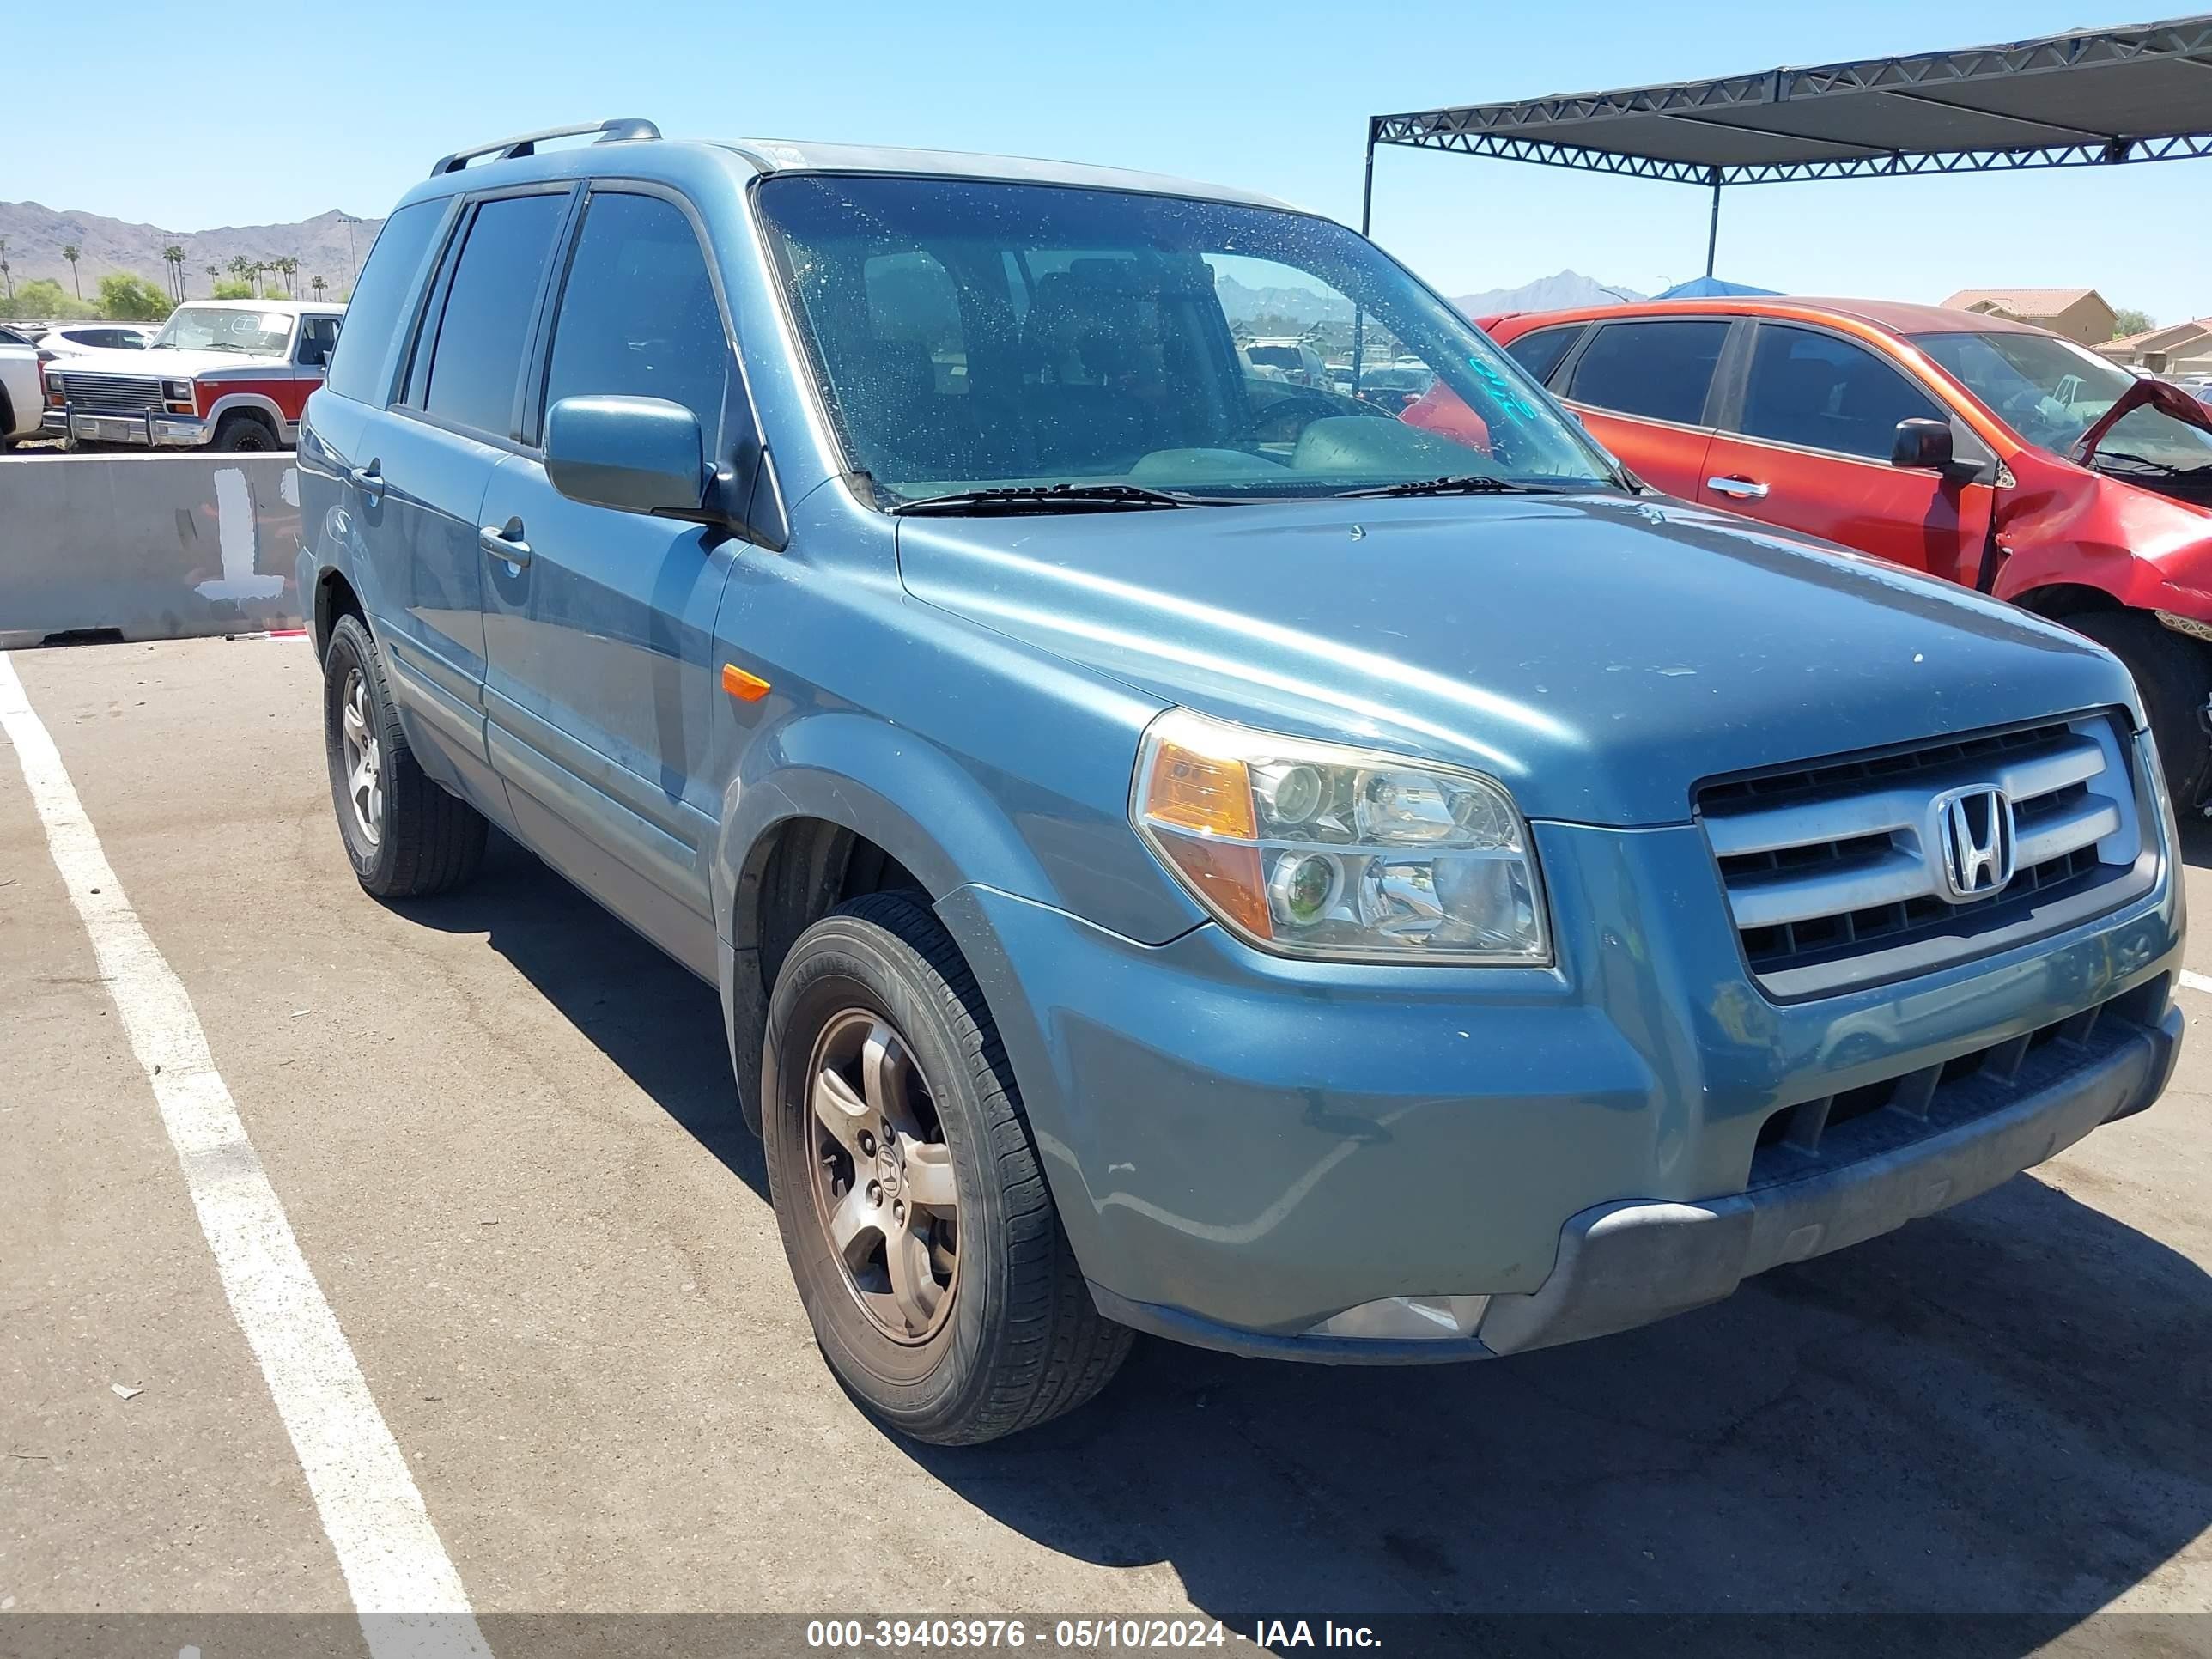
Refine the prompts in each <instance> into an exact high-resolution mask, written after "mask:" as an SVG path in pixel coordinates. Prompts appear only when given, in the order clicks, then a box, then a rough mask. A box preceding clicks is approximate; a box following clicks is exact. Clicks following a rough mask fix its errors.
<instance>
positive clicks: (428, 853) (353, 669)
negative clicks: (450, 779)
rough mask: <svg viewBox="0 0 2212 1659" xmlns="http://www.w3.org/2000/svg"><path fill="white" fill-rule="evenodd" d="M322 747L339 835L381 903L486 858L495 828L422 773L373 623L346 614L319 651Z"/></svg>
mask: <svg viewBox="0 0 2212 1659" xmlns="http://www.w3.org/2000/svg"><path fill="white" fill-rule="evenodd" d="M323 746H324V750H325V755H326V757H327V758H328V760H329V763H330V770H331V802H332V804H333V805H335V806H336V807H337V816H338V833H339V834H340V835H341V836H343V838H344V841H345V849H346V857H347V858H348V859H349V860H351V861H352V864H353V872H354V875H355V877H356V878H357V879H358V880H359V881H360V883H361V884H362V887H363V888H364V889H366V890H368V892H369V893H371V894H373V895H374V896H376V897H378V898H382V899H393V898H422V897H424V896H428V895H429V894H432V893H442V892H445V891H447V890H450V889H452V888H455V887H459V886H460V885H461V884H463V883H465V882H466V881H467V880H469V879H470V878H471V877H472V876H474V875H475V874H476V872H477V867H478V866H480V865H482V864H483V854H484V838H485V836H486V834H487V832H488V831H489V828H490V826H489V825H488V824H487V823H485V822H484V819H483V814H481V813H479V812H478V811H477V810H476V808H474V807H473V806H471V805H469V804H468V803H467V802H466V801H465V800H462V799H459V798H458V797H456V796H453V795H450V794H448V793H446V791H445V790H444V789H442V788H441V787H439V786H438V785H437V784H436V783H435V782H434V781H432V780H431V779H430V778H429V776H428V775H427V774H425V773H424V772H423V770H422V764H421V763H419V762H418V761H416V758H415V752H414V750H411V749H410V748H409V747H408V746H407V736H406V733H405V732H403V731H401V730H400V727H399V716H398V714H397V713H396V712H395V711H394V709H393V708H392V697H391V694H390V693H389V692H388V691H387V690H386V687H385V684H384V661H383V659H382V657H381V656H380V654H379V653H378V652H377V649H376V642H375V641H374V640H372V639H371V638H370V637H369V633H368V629H367V628H365V627H363V626H362V621H361V618H360V617H355V616H344V617H339V618H338V620H337V625H336V626H335V627H333V628H332V629H331V643H330V648H329V649H328V650H327V651H326V652H325V653H324V655H323Z"/></svg>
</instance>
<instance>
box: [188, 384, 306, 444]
mask: <svg viewBox="0 0 2212 1659" xmlns="http://www.w3.org/2000/svg"><path fill="white" fill-rule="evenodd" d="M234 415H252V416H258V417H259V418H260V420H261V422H262V424H263V425H264V426H266V427H267V428H269V431H270V435H271V436H273V437H274V438H275V439H276V441H277V442H278V443H280V444H281V443H283V441H284V429H285V428H287V427H288V426H289V425H290V424H291V422H289V421H288V420H286V419H285V417H284V411H283V410H282V409H281V408H279V407H278V406H277V404H276V399H275V398H270V397H268V396H266V395H265V394H264V393H261V392H228V393H227V394H225V395H224V396H222V397H220V398H216V400H215V401H214V402H213V403H212V404H209V405H208V412H207V423H208V436H209V439H210V441H212V440H213V439H214V437H215V435H216V433H218V432H220V431H221V430H222V423H223V422H225V421H226V420H228V419H229V418H230V417H231V416H234Z"/></svg>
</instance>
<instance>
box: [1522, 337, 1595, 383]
mask: <svg viewBox="0 0 2212 1659" xmlns="http://www.w3.org/2000/svg"><path fill="white" fill-rule="evenodd" d="M1586 326H1587V325H1586V324H1583V323H1575V324H1571V325H1569V326H1567V327H1565V328H1539V329H1532V330H1531V331H1529V332H1528V333H1526V334H1523V335H1522V337H1520V338H1519V339H1517V340H1516V341H1514V343H1512V344H1511V345H1510V346H1508V347H1506V348H1505V351H1506V355H1507V356H1510V357H1511V358H1512V359H1513V361H1514V362H1516V363H1518V364H1520V365H1521V367H1522V368H1525V369H1527V370H1528V373H1529V375H1530V376H1531V378H1533V379H1534V380H1536V381H1537V383H1538V384H1540V385H1541V384H1542V383H1543V382H1544V381H1546V380H1550V379H1551V378H1552V371H1553V369H1555V368H1558V367H1559V360H1560V359H1561V358H1563V357H1565V356H1566V355H1567V352H1568V350H1569V349H1570V348H1571V347H1572V346H1573V344H1574V343H1575V342H1576V341H1577V340H1579V339H1581V338H1582V337H1583V329H1584V328H1585V327H1586Z"/></svg>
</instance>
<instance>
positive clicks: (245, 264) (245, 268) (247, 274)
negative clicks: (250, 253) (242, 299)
mask: <svg viewBox="0 0 2212 1659" xmlns="http://www.w3.org/2000/svg"><path fill="white" fill-rule="evenodd" d="M257 269H258V267H256V266H255V264H254V263H253V261H252V260H251V259H249V258H246V256H245V255H244V254H243V253H234V254H232V255H231V256H230V274H231V275H232V276H235V277H236V278H237V279H238V280H239V281H240V282H241V283H243V282H246V281H248V280H250V279H251V278H252V276H253V275H254V272H255V270H257Z"/></svg>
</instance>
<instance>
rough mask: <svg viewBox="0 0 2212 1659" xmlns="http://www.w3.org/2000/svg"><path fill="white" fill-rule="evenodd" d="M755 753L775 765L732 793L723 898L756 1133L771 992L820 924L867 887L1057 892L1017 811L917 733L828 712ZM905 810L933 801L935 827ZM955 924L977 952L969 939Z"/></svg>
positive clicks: (737, 1040)
mask: <svg viewBox="0 0 2212 1659" xmlns="http://www.w3.org/2000/svg"><path fill="white" fill-rule="evenodd" d="M752 750H753V752H755V753H762V752H763V751H766V759H767V762H768V765H766V766H764V767H763V769H762V770H761V771H760V773H759V775H755V776H750V777H741V778H740V779H739V780H738V781H737V782H735V783H734V784H732V787H731V789H730V791H729V792H728V810H726V811H725V813H724V815H723V827H722V831H721V838H720V843H719V845H718V848H717V852H716V856H715V860H714V903H715V907H716V914H717V916H718V917H719V918H720V921H721V927H720V929H719V931H720V934H721V949H720V964H721V972H720V979H721V991H722V1000H723V1013H724V1017H725V1024H726V1026H727V1028H728V1032H729V1037H730V1043H731V1059H732V1066H733V1068H734V1069H735V1071H736V1073H737V1075H738V1085H739V1096H740V1098H741V1100H742V1102H743V1104H744V1112H745V1117H746V1121H748V1122H750V1123H751V1124H752V1125H753V1127H755V1128H756V1129H757V1128H758V1127H759V1126H760V1101H759V1089H760V1079H759V1064H760V1056H761V1053H762V1041H761V1039H762V1038H763V1036H764V1034H765V1021H766V1018H767V1011H768V996H769V990H770V989H771V988H772V987H774V985H775V975H776V970H777V969H778V968H779V967H780V966H781V962H782V959H783V955H784V953H785V952H786V951H788V950H789V949H790V947H791V945H792V943H793V941H794V940H795V939H797V938H798V937H799V934H800V933H803V932H805V929H806V928H807V927H809V926H811V924H812V923H813V922H814V921H817V920H818V919H819V918H820V917H821V916H823V915H826V914H827V913H828V912H829V910H831V909H833V908H836V906H837V905H839V904H842V903H843V902H846V901H847V900H848V899H853V898H858V897H860V896H864V895H866V894H868V893H874V892H884V891H897V890H912V891H916V892H919V893H921V895H923V896H924V897H925V898H927V901H928V902H930V903H931V905H932V906H933V907H935V906H938V905H939V902H940V901H941V900H943V899H944V898H945V896H946V895H948V894H949V893H951V892H952V891H953V890H956V889H957V888H959V887H961V886H963V884H968V883H971V882H981V883H983V884H987V885H991V886H995V887H1002V888H1005V889H1006V890H1009V891H1012V892H1017V893H1021V894H1024V895H1025V896H1044V895H1048V893H1049V892H1050V886H1049V883H1048V879H1047V878H1046V876H1045V874H1044V872H1043V871H1042V868H1041V867H1040V866H1039V865H1038V863H1037V860H1036V858H1035V856H1034V855H1033V854H1031V852H1030V849H1029V848H1028V847H1027V846H1026V845H1025V844H1024V841H1023V838H1022V836H1021V834H1020V832H1019V830H1018V829H1017V827H1016V825H1015V824H1014V823H1013V822H1012V818H1011V817H1010V815H1009V814H1008V812H1007V811H1006V810H1005V809H1004V808H1002V807H1001V806H1000V804H999V803H998V802H997V801H996V800H994V799H992V798H991V797H990V796H989V795H988V794H987V792H986V791H985V790H984V789H983V787H981V784H980V783H979V782H978V781H976V779H975V777H974V776H973V775H971V774H969V772H967V771H966V770H965V769H963V768H962V767H960V766H959V765H957V763H955V762H954V761H953V760H952V759H951V757H949V756H947V755H945V754H944V753H943V752H942V751H941V750H937V749H936V748H935V747H934V746H933V745H931V744H927V743H926V742H924V741H922V740H921V739H919V738H916V737H915V735H914V734H913V733H912V732H904V731H902V730H901V729H899V728H896V727H894V726H889V725H887V724H884V723H883V722H881V721H878V720H869V719H865V718H863V717H860V716H858V715H854V714H842V713H830V714H817V715H815V716H812V717H811V718H810V719H807V720H800V721H797V722H794V723H793V725H792V726H787V727H786V728H784V729H783V730H781V731H780V732H775V733H771V734H764V735H763V737H761V738H757V739H756V740H755V742H754V744H753V745H752ZM771 768H772V769H771ZM909 802H926V803H927V822H925V821H924V818H923V817H921V816H919V815H918V813H917V811H916V810H915V809H913V808H910V807H909V806H908V805H906V803H909ZM939 914H940V915H944V912H943V911H942V910H941V909H940V910H939ZM945 920H946V926H947V927H949V928H951V930H952V932H953V934H954V939H955V941H956V943H957V944H958V945H960V946H961V948H962V950H963V951H968V950H969V945H970V944H971V941H970V940H969V939H963V938H962V937H961V936H960V934H961V929H960V927H958V926H957V922H956V921H954V919H953V918H951V917H950V916H947V917H946V919H945Z"/></svg>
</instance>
